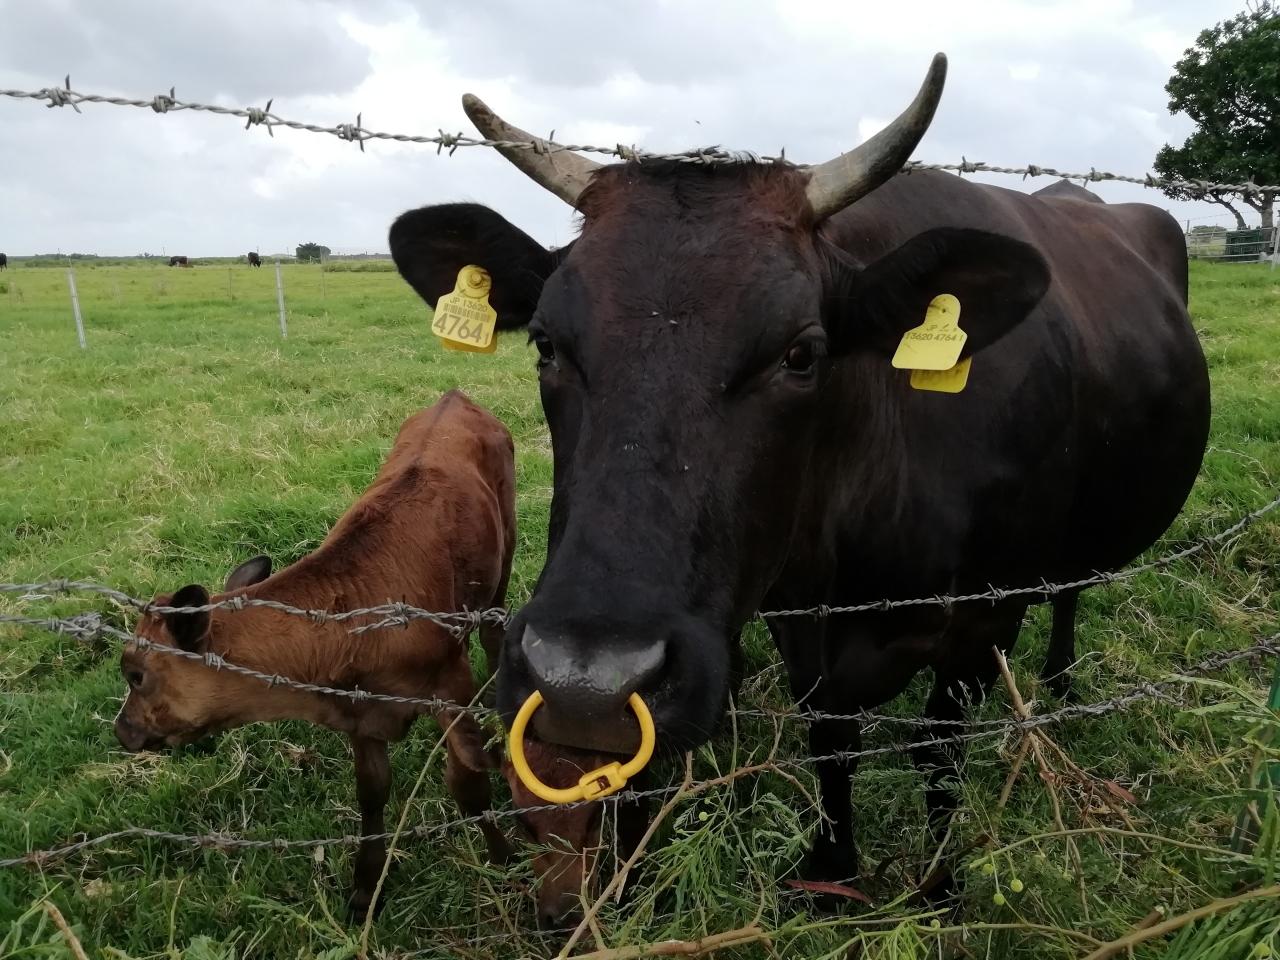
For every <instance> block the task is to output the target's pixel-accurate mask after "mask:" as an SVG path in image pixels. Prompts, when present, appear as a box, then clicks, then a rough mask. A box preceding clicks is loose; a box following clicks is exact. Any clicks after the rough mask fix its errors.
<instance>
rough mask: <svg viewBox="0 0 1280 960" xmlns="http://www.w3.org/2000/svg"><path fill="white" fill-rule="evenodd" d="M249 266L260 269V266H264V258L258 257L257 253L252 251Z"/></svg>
mask: <svg viewBox="0 0 1280 960" xmlns="http://www.w3.org/2000/svg"><path fill="white" fill-rule="evenodd" d="M249 266H251V267H260V266H262V257H260V256H258V255H257V254H256V253H254V252H253V251H252V250H251V251H249Z"/></svg>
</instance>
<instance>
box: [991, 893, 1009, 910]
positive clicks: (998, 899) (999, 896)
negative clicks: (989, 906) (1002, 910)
mask: <svg viewBox="0 0 1280 960" xmlns="http://www.w3.org/2000/svg"><path fill="white" fill-rule="evenodd" d="M991 902H992V903H994V904H995V905H996V906H997V907H1003V906H1004V905H1005V904H1006V903H1008V902H1009V901H1008V900H1006V899H1005V898H1004V894H1003V893H999V892H997V893H996V895H995V896H993V897H992V898H991Z"/></svg>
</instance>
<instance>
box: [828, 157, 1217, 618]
mask: <svg viewBox="0 0 1280 960" xmlns="http://www.w3.org/2000/svg"><path fill="white" fill-rule="evenodd" d="M936 227H967V228H971V229H972V228H975V227H976V228H979V229H984V230H988V231H990V232H993V233H998V234H1003V235H1006V236H1010V237H1013V238H1015V239H1019V240H1022V241H1024V242H1026V243H1029V244H1030V245H1032V246H1033V247H1035V248H1036V249H1037V250H1038V251H1039V252H1040V253H1041V254H1042V255H1043V256H1044V257H1045V259H1046V261H1047V262H1048V265H1049V269H1050V274H1051V282H1050V287H1049V290H1048V292H1047V293H1046V295H1045V297H1044V299H1043V300H1042V301H1041V303H1040V304H1039V305H1038V306H1037V307H1036V308H1035V310H1033V311H1032V313H1031V314H1030V315H1029V316H1028V317H1027V319H1026V320H1025V321H1023V322H1022V323H1021V324H1020V325H1018V326H1017V327H1015V328H1014V329H1013V330H1012V331H1011V332H1010V333H1008V334H1007V335H1006V336H1005V337H1003V338H1002V339H1000V340H999V341H997V342H996V343H994V344H992V345H990V346H989V347H987V348H986V349H985V350H983V351H982V352H981V353H979V354H977V355H976V356H975V357H974V358H973V361H972V368H971V372H970V375H969V382H968V385H967V386H966V388H965V390H964V391H963V392H961V393H959V394H942V393H929V392H922V391H916V390H912V389H911V388H910V387H909V386H908V384H907V377H906V375H905V374H904V373H902V372H900V371H894V370H892V369H891V368H890V367H889V365H888V360H887V358H884V357H882V356H879V355H876V356H869V355H861V356H854V357H850V358H848V359H846V360H844V361H841V362H840V363H839V364H837V370H836V374H835V382H834V384H833V386H834V389H835V391H836V392H837V393H838V394H840V395H841V399H840V400H839V401H837V402H835V403H832V404H830V405H828V409H829V410H830V411H831V413H829V414H828V422H827V424H826V429H825V431H824V432H825V433H827V434H828V435H829V436H831V437H832V438H836V437H840V438H844V439H845V440H846V441H848V443H847V447H846V449H844V450H843V451H840V452H839V453H837V454H836V455H835V458H834V461H833V465H832V466H831V468H830V472H829V473H826V474H823V472H822V471H819V472H818V474H817V475H816V476H815V479H814V485H815V491H814V500H813V503H814V509H815V510H821V507H820V506H819V505H820V504H821V502H822V494H821V492H820V491H819V490H818V489H817V488H818V486H819V485H823V486H826V487H827V488H828V490H830V489H831V488H833V487H834V488H836V489H839V490H840V493H839V494H838V500H839V501H840V502H839V503H838V505H837V507H836V511H837V514H838V516H837V517H836V518H835V519H834V520H832V519H831V518H828V520H827V524H828V526H834V528H835V529H836V530H837V532H836V534H835V537H836V539H837V540H838V546H837V547H836V548H835V550H836V552H837V553H838V554H839V557H840V558H839V561H838V564H837V565H838V567H839V569H840V571H841V573H840V574H838V575H837V579H839V580H844V581H846V582H845V585H844V588H843V589H844V590H845V591H855V593H856V595H859V596H865V595H884V594H886V593H887V594H888V595H891V596H903V595H906V594H917V593H929V592H934V591H938V590H950V589H954V588H956V587H957V586H958V585H959V584H961V583H966V584H970V585H972V584H985V583H987V582H1004V583H1010V582H1036V581H1037V580H1038V579H1039V578H1040V577H1041V576H1045V577H1050V578H1059V577H1067V576H1073V575H1076V574H1079V573H1086V572H1088V571H1090V570H1092V569H1094V568H1107V567H1114V566H1117V565H1119V564H1123V563H1125V562H1127V561H1128V560H1130V559H1132V558H1133V556H1135V555H1136V554H1137V553H1139V552H1141V551H1142V550H1143V549H1145V548H1146V547H1147V546H1148V545H1150V543H1151V542H1152V541H1153V540H1154V539H1155V538H1157V537H1158V536H1159V535H1160V533H1162V532H1163V531H1164V529H1165V528H1166V527H1167V526H1168V524H1169V523H1170V522H1171V521H1172V519H1173V517H1174V516H1175V515H1176V514H1177V512H1178V510H1179V509H1180V508H1181V505H1182V503H1183V502H1184V500H1185V497H1186V494H1187V492H1188V490H1189V489H1190V486H1191V483H1192V482H1193V480H1194V477H1195V474H1196V472H1197V471H1198V469H1199V465H1200V460H1201V457H1202V454H1203V450H1204V444H1205V438H1206V435H1207V430H1208V379H1207V373H1206V370H1205V363H1204V357H1203V353H1202V351H1201V349H1200V346H1199V343H1198V340H1197V338H1196V335H1195V332H1194V330H1193V329H1192V327H1191V324H1190V320H1189V317H1188V315H1187V312H1186V307H1185V303H1186V264H1185V259H1184V257H1185V254H1184V252H1183V248H1182V240H1181V234H1180V232H1179V231H1178V230H1177V225H1176V223H1174V222H1173V221H1172V219H1171V218H1169V217H1168V215H1167V214H1164V213H1163V212H1161V211H1159V210H1157V209H1155V208H1153V207H1148V206H1146V205H1142V204H1123V205H1111V204H1103V203H1093V202H1089V201H1084V200H1081V199H1078V198H1074V197H1035V196H1031V195H1027V194H1021V193H1018V192H1016V191H1010V190H1004V189H1001V188H996V187H989V186H985V185H979V184H973V183H969V182H967V181H964V180H962V179H960V178H958V177H950V176H946V175H940V174H912V175H910V176H900V177H897V178H895V179H894V180H893V181H891V182H890V183H888V184H886V185H885V186H884V187H881V188H880V189H879V190H877V191H875V192H874V193H872V194H871V195H870V196H868V197H866V198H865V199H864V200H861V201H859V203H858V204H855V205H854V206H853V207H852V208H851V209H850V210H848V211H846V212H845V213H844V214H841V215H839V216H838V217H837V218H835V219H834V220H833V222H832V223H831V224H829V226H828V228H827V235H828V237H829V238H830V239H832V240H833V241H834V242H836V243H837V244H838V245H839V246H840V247H842V248H843V249H844V250H845V251H846V252H848V253H850V254H851V255H852V256H853V257H854V258H855V259H857V260H859V261H860V262H864V263H866V262H870V261H871V260H874V259H875V258H877V257H879V256H882V255H884V254H886V253H888V252H889V251H891V250H893V249H895V248H896V247H897V246H899V245H900V244H901V243H903V242H905V241H906V240H907V239H909V238H910V237H912V236H915V235H916V234H918V233H920V232H922V231H924V230H928V229H932V228H936ZM933 292H934V293H945V292H947V291H945V290H937V291H933ZM922 319H923V318H922ZM960 322H961V326H962V327H963V326H964V305H963V304H961V321H960ZM869 402H870V403H874V404H876V405H878V406H882V407H883V408H884V409H882V410H880V411H879V412H878V413H877V414H876V416H874V417H873V418H871V422H872V423H873V427H872V428H871V429H870V432H869V433H868V434H867V435H865V436H862V437H856V438H855V437H852V436H851V432H852V430H851V428H852V426H853V425H854V424H855V423H856V422H861V423H866V422H867V419H866V417H865V411H864V409H863V408H865V406H866V405H867V404H868V403H869ZM854 411H861V412H859V413H854ZM863 429H864V430H865V429H867V428H865V427H864V428H863ZM831 442H835V441H834V439H833V440H832V441H831ZM868 447H870V448H871V449H872V450H874V451H875V452H874V453H872V454H871V456H872V457H873V458H874V462H870V463H869V462H866V461H867V456H868V452H867V451H868ZM828 496H829V495H828ZM828 502H829V500H828ZM811 533H812V536H813V537H814V538H815V539H822V538H823V534H822V533H821V532H820V531H812V532H811ZM826 539H827V541H828V542H829V541H830V536H827V538H826ZM844 596H848V593H847V592H846V593H844ZM841 602H843V599H842V601H841Z"/></svg>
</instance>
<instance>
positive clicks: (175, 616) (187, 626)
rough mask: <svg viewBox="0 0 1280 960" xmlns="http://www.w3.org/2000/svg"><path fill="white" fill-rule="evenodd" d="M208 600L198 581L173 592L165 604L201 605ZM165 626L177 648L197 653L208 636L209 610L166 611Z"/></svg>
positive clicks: (206, 591)
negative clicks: (189, 611) (191, 611)
mask: <svg viewBox="0 0 1280 960" xmlns="http://www.w3.org/2000/svg"><path fill="white" fill-rule="evenodd" d="M208 602H209V591H208V590H206V589H205V588H204V587H202V586H200V584H198V583H191V584H188V585H187V586H185V587H183V588H182V589H181V590H179V591H178V592H177V593H175V594H174V595H173V596H172V597H171V598H170V599H169V602H168V603H167V604H165V606H168V607H202V606H204V605H205V604H207V603H208ZM164 622H165V626H166V627H168V628H169V634H170V635H171V636H172V637H173V639H174V642H175V643H176V644H177V645H178V647H179V649H182V650H186V651H187V652H188V653H197V652H199V650H200V649H201V647H203V646H204V643H205V640H206V638H207V637H208V636H209V612H208V611H207V610H205V611H203V612H201V613H166V614H165V615H164Z"/></svg>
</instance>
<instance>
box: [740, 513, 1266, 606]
mask: <svg viewBox="0 0 1280 960" xmlns="http://www.w3.org/2000/svg"><path fill="white" fill-rule="evenodd" d="M1277 507H1280V494H1278V495H1277V496H1276V497H1275V498H1274V499H1273V500H1272V501H1271V502H1270V503H1266V504H1264V505H1263V506H1261V507H1259V508H1258V509H1257V510H1254V511H1252V512H1251V513H1246V514H1245V515H1244V516H1242V517H1241V518H1240V519H1239V520H1237V521H1236V522H1235V523H1233V524H1231V526H1229V527H1227V528H1226V529H1224V530H1220V531H1219V532H1217V533H1215V534H1211V535H1210V536H1207V537H1202V538H1200V539H1199V540H1196V541H1194V542H1192V543H1191V544H1190V545H1188V546H1186V547H1184V548H1182V549H1181V550H1174V551H1172V552H1170V553H1167V554H1165V555H1163V556H1160V557H1157V558H1156V559H1155V560H1151V561H1149V562H1147V563H1140V564H1137V565H1136V566H1132V567H1126V568H1124V569H1123V570H1117V571H1114V572H1111V573H1104V572H1094V573H1093V574H1091V575H1089V576H1087V577H1083V578H1081V579H1079V580H1068V581H1066V582H1063V583H1048V582H1046V581H1041V582H1040V584H1039V585H1037V586H1030V587H989V588H987V589H986V590H984V591H982V592H980V593H967V594H961V595H959V596H949V595H946V594H940V595H938V596H933V597H916V598H915V599H912V600H876V601H872V602H869V603H855V604H852V605H851V606H843V607H829V606H825V605H819V606H816V607H805V608H801V609H796V610H773V611H769V612H761V613H759V614H757V616H759V617H763V618H766V619H768V618H770V617H801V616H807V617H828V616H832V615H834V614H844V613H867V612H870V611H873V610H877V611H878V610H896V609H898V608H901V607H928V606H936V607H949V606H953V605H954V604H957V603H973V602H975V601H978V600H989V601H991V602H993V603H994V602H997V601H1000V600H1007V599H1009V598H1010V597H1025V596H1043V597H1044V598H1045V599H1048V598H1049V597H1055V596H1057V595H1058V594H1060V593H1068V592H1071V591H1075V590H1083V589H1085V588H1086V587H1096V586H1099V585H1101V584H1104V583H1116V582H1118V581H1121V580H1131V579H1133V578H1134V577H1136V576H1139V575H1141V574H1144V573H1150V572H1151V571H1153V570H1160V569H1163V568H1164V567H1167V566H1170V565H1171V564H1174V563H1177V562H1178V561H1179V560H1185V559H1186V558H1187V557H1190V556H1194V555H1195V554H1197V553H1199V552H1200V551H1202V550H1204V549H1206V548H1208V547H1212V546H1217V545H1218V544H1220V543H1225V542H1226V541H1227V540H1230V539H1231V538H1232V537H1234V536H1236V535H1237V534H1238V533H1241V532H1242V531H1243V530H1244V529H1245V528H1246V527H1248V526H1249V525H1250V524H1252V523H1254V522H1255V521H1257V520H1258V519H1260V518H1261V517H1264V516H1266V515H1267V514H1268V513H1271V512H1272V511H1273V510H1275V509H1276V508H1277Z"/></svg>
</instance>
